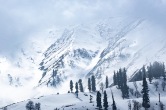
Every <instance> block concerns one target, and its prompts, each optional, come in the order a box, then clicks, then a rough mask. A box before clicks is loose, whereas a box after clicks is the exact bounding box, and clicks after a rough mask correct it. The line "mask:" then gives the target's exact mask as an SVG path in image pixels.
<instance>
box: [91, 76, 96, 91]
mask: <svg viewBox="0 0 166 110" xmlns="http://www.w3.org/2000/svg"><path fill="white" fill-rule="evenodd" d="M91 81H92V91H93V92H95V91H96V80H95V76H94V75H92V79H91Z"/></svg>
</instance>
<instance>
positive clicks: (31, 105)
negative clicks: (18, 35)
mask: <svg viewBox="0 0 166 110" xmlns="http://www.w3.org/2000/svg"><path fill="white" fill-rule="evenodd" d="M26 110H35V106H34V103H33V101H29V102H28V103H27V104H26Z"/></svg>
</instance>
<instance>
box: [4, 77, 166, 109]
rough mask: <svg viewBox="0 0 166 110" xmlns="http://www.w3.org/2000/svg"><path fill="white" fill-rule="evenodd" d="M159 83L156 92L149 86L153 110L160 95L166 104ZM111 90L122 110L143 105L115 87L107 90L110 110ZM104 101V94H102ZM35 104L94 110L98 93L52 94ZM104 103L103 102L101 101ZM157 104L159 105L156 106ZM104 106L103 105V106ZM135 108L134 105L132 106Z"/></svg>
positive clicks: (165, 94)
mask: <svg viewBox="0 0 166 110" xmlns="http://www.w3.org/2000/svg"><path fill="white" fill-rule="evenodd" d="M155 81H159V88H158V90H157V91H156V90H155V87H154V85H153V84H149V83H148V84H149V90H150V91H149V96H150V103H151V108H150V109H149V110H151V109H152V108H155V109H156V110H159V103H158V93H160V94H161V102H163V104H166V98H165V97H166V91H163V90H162V87H161V82H162V81H161V79H159V80H153V82H155ZM136 83H137V85H138V91H141V90H142V81H137V82H136ZM128 86H129V88H133V89H134V91H135V88H134V85H133V83H132V82H130V83H128ZM111 90H112V91H113V93H114V99H115V102H116V106H117V108H118V109H120V110H128V102H129V101H130V102H131V104H132V100H136V101H138V102H139V103H140V104H141V103H142V96H141V97H139V98H136V97H135V96H134V95H132V94H131V93H130V98H129V99H122V97H121V91H120V90H119V89H117V88H116V87H115V86H113V87H111V88H108V89H106V92H107V97H108V104H109V108H108V109H109V110H110V109H111V107H112V106H111V104H112V95H111ZM90 95H92V96H93V99H92V101H93V103H89V102H90V100H89V99H90ZM102 99H103V94H102ZM30 100H32V101H33V102H34V103H41V110H54V109H55V108H60V110H63V108H64V110H72V109H79V110H87V108H88V109H89V110H94V109H95V108H97V107H96V92H91V93H89V92H88V93H87V92H86V93H79V95H78V98H76V95H75V94H74V93H68V94H59V95H57V94H52V95H48V96H41V97H38V98H34V99H30ZM28 101H29V100H26V101H22V102H19V103H16V104H11V105H8V106H7V108H8V110H19V109H21V110H25V106H26V103H28ZM101 101H102V102H103V100H101ZM156 103H157V105H156ZM102 105H103V104H102ZM132 108H133V104H132ZM141 110H144V108H141Z"/></svg>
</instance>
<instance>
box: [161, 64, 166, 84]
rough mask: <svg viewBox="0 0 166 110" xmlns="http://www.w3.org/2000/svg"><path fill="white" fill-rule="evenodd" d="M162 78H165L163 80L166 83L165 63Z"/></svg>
mask: <svg viewBox="0 0 166 110" xmlns="http://www.w3.org/2000/svg"><path fill="white" fill-rule="evenodd" d="M162 76H163V80H164V81H166V76H165V65H164V63H163V68H162Z"/></svg>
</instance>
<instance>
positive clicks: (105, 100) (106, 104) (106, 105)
mask: <svg viewBox="0 0 166 110" xmlns="http://www.w3.org/2000/svg"><path fill="white" fill-rule="evenodd" d="M103 107H104V108H105V110H108V101H107V93H106V91H104V99H103Z"/></svg>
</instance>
